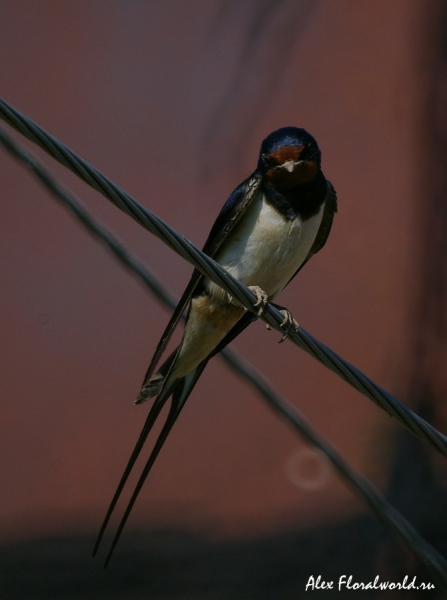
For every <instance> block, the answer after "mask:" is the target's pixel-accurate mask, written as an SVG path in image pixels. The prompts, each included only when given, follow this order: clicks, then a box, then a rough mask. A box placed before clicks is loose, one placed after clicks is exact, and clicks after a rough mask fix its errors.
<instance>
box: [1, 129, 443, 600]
mask: <svg viewBox="0 0 447 600" xmlns="http://www.w3.org/2000/svg"><path fill="white" fill-rule="evenodd" d="M0 143H2V144H3V146H4V147H5V148H6V149H7V150H8V151H9V152H10V153H11V154H13V155H14V156H15V157H16V158H17V159H19V160H20V161H21V162H22V163H24V164H25V165H26V166H28V167H29V168H30V169H31V170H32V171H33V172H34V174H35V175H36V176H37V177H38V178H39V179H40V181H41V182H42V183H43V184H44V185H45V186H46V188H47V189H48V190H49V191H50V193H51V194H52V195H53V196H55V197H56V198H57V199H58V200H59V201H61V202H62V203H63V204H64V205H65V206H67V207H68V208H69V209H70V211H71V212H72V213H73V214H74V215H75V217H76V218H77V219H78V220H79V221H80V222H81V223H82V224H83V225H84V227H86V228H87V229H88V230H89V231H90V233H91V234H92V235H93V236H94V237H95V238H96V239H99V240H100V241H101V242H102V243H104V244H105V245H106V246H107V247H108V248H109V250H111V251H112V253H113V254H114V255H115V256H116V257H117V258H118V260H119V261H120V262H121V264H122V265H123V266H125V267H126V268H127V270H129V271H130V272H132V273H133V274H134V275H137V276H138V278H139V279H140V280H141V281H142V282H143V283H144V284H145V285H146V287H148V288H149V290H150V291H151V292H152V293H153V294H154V296H155V297H156V298H157V299H158V300H159V301H160V302H161V303H162V304H163V305H164V306H166V307H167V308H169V309H173V308H174V307H175V305H176V301H175V299H174V297H173V295H172V294H171V293H170V292H169V291H168V290H167V289H166V288H165V287H164V286H163V285H162V284H161V283H160V282H159V281H158V279H157V278H156V277H155V275H154V274H153V273H152V272H151V271H150V270H149V269H148V268H147V267H146V266H145V265H144V264H143V263H142V262H141V261H140V260H139V259H138V258H137V257H136V256H134V255H133V254H131V253H130V252H129V251H128V250H127V249H126V248H125V247H124V245H123V244H122V243H121V241H120V240H118V239H117V238H116V237H115V236H114V235H113V234H112V233H111V232H110V231H109V230H108V229H107V228H106V227H104V225H102V224H101V223H99V222H98V221H97V220H96V219H95V218H93V216H92V215H91V214H90V213H89V211H87V210H86V209H85V208H84V206H83V205H82V203H81V202H80V201H79V200H78V199H77V198H76V197H75V196H74V195H73V194H72V193H71V192H69V191H68V190H67V189H66V188H65V187H63V186H62V185H61V184H60V183H59V182H58V181H57V180H56V179H55V178H54V176H53V175H52V174H51V173H49V171H48V170H47V169H45V167H44V166H43V165H42V164H41V163H40V162H39V161H38V160H37V159H36V158H35V157H34V156H33V155H32V154H31V153H30V152H28V151H27V150H25V149H24V148H22V147H21V146H19V145H18V144H17V143H16V142H15V141H14V140H13V139H12V138H10V137H9V136H8V135H7V134H6V133H5V132H4V131H3V130H2V129H1V128H0ZM220 355H221V356H222V358H223V359H224V361H225V362H226V363H227V365H228V366H229V367H230V368H231V369H233V370H234V371H235V372H236V373H237V374H238V375H240V376H241V377H242V378H243V379H245V381H247V382H249V383H250V384H251V385H252V386H253V387H254V388H255V389H256V390H257V391H258V392H259V393H260V395H261V396H263V398H264V399H265V400H266V401H267V403H268V404H269V405H270V407H271V408H272V409H273V410H275V411H276V412H278V413H279V415H280V416H281V417H282V418H284V419H285V420H286V421H287V422H288V423H289V425H291V426H292V427H293V428H294V429H295V430H297V431H298V432H299V433H300V434H301V435H302V436H303V437H304V438H305V439H306V440H307V441H308V442H310V443H311V444H313V445H315V446H316V447H318V448H319V449H320V450H321V451H322V452H323V453H324V454H325V456H326V458H327V459H328V460H329V462H330V463H331V464H332V467H333V468H334V470H335V471H336V472H337V473H338V475H339V476H340V477H341V478H342V479H343V480H344V481H345V484H346V485H347V487H348V488H350V489H351V491H352V492H353V493H354V494H355V495H356V496H357V497H359V498H360V500H361V501H363V503H364V504H366V505H367V506H368V507H369V509H370V510H371V511H372V512H373V514H374V515H375V517H376V518H377V519H378V521H379V522H380V523H382V525H383V526H384V527H385V528H386V529H388V531H390V533H391V534H392V535H393V536H394V537H395V538H396V539H397V540H398V541H399V542H400V543H401V544H403V545H404V546H405V547H406V548H407V549H408V550H410V551H411V552H413V554H414V555H415V556H416V557H417V558H419V560H420V561H421V562H422V563H423V564H425V565H426V566H427V567H428V568H430V569H431V570H432V571H433V572H434V573H435V574H436V576H437V577H438V578H439V580H440V582H441V583H442V585H443V586H445V587H446V589H447V562H446V561H445V559H444V558H443V557H442V556H441V555H440V554H439V553H438V552H437V551H436V550H435V549H434V548H433V547H431V546H430V544H428V543H427V542H426V541H425V540H424V539H423V538H422V537H421V536H420V535H419V534H418V532H417V531H416V530H415V529H414V528H413V527H412V525H411V524H410V523H409V522H408V521H407V520H406V519H405V518H404V517H403V516H402V515H401V514H400V513H399V512H398V511H397V510H396V509H394V508H393V507H392V506H391V505H390V504H388V503H387V502H386V500H385V499H384V498H383V496H381V494H380V493H379V492H378V491H377V490H376V489H375V488H374V486H373V485H372V484H371V483H370V482H369V481H368V480H367V479H366V478H365V477H364V476H363V475H361V474H360V473H358V472H356V471H355V470H354V469H352V467H350V466H349V465H348V464H347V463H346V462H345V460H344V459H343V458H342V456H341V455H340V454H339V453H338V451H337V450H336V449H335V448H334V447H333V446H332V445H331V444H330V443H329V442H328V441H327V440H325V439H324V438H323V437H322V436H321V435H320V434H319V433H317V432H316V431H315V430H313V429H312V427H311V426H310V424H309V423H308V422H307V420H306V418H305V417H304V416H303V415H302V414H301V413H300V411H298V409H296V408H295V407H294V406H293V405H292V404H291V403H290V402H289V401H288V400H286V399H285V398H284V397H282V396H281V395H280V394H279V393H278V392H277V391H276V390H275V389H274V388H273V386H272V385H271V383H270V382H269V381H268V380H267V379H266V378H265V377H264V376H263V375H262V374H261V373H259V372H258V371H257V370H256V369H255V368H254V367H253V366H252V365H250V364H249V363H248V362H247V361H245V360H244V359H242V358H240V357H239V356H238V355H237V354H236V353H235V352H233V351H232V350H230V349H229V348H225V349H224V350H222V351H221V353H220Z"/></svg>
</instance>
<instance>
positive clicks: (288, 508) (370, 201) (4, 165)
mask: <svg viewBox="0 0 447 600" xmlns="http://www.w3.org/2000/svg"><path fill="white" fill-rule="evenodd" d="M268 6H269V3H261V2H255V1H247V2H244V3H231V2H219V1H217V0H216V1H213V2H209V1H206V0H195V1H193V0H189V1H188V2H179V1H175V0H169V1H166V2H162V1H160V0H159V1H156V2H123V1H121V2H120V1H118V0H116V1H113V2H110V1H109V2H103V1H99V0H94V1H92V0H88V1H87V0H78V1H77V2H75V3H64V2H59V1H57V0H47V1H45V0H39V1H38V2H35V1H29V0H14V2H12V1H9V2H8V1H6V2H2V3H1V5H0V57H1V64H2V68H1V70H0V83H1V94H2V96H3V97H4V98H5V99H6V100H7V101H8V102H10V103H11V104H13V105H14V106H15V107H17V108H18V109H19V110H21V111H22V112H24V113H25V114H27V115H28V116H30V117H31V118H32V119H34V120H35V121H36V122H37V123H39V124H40V125H42V126H43V127H44V128H46V129H47V130H48V131H49V132H50V133H52V134H53V135H55V136H56V137H58V138H59V139H61V140H62V141H63V142H65V143H66V144H67V145H68V146H69V147H71V148H73V149H74V150H75V151H76V152H78V153H79V154H81V155H82V156H83V157H84V158H86V159H87V160H89V161H90V162H91V163H92V164H93V165H95V166H96V167H98V168H99V169H100V170H102V171H103V172H104V173H105V174H107V175H108V176H109V177H110V178H111V179H112V180H113V181H115V182H116V183H118V184H119V185H120V186H122V187H123V188H124V189H126V190H127V191H128V192H130V193H131V194H132V195H133V196H134V197H135V198H137V199H138V200H139V201H140V202H142V203H143V204H145V205H146V206H147V207H148V208H150V209H151V210H153V211H154V212H156V213H157V214H158V215H160V216H161V217H162V218H163V219H165V220H166V221H167V222H168V223H170V224H171V225H172V226H173V227H175V228H176V229H177V230H179V231H180V232H182V233H183V234H184V235H186V236H187V237H188V238H189V239H191V240H192V241H193V242H194V243H196V244H197V245H201V244H202V243H203V242H204V240H205V238H206V235H207V233H208V231H209V228H210V226H211V224H212V222H213V220H214V218H215V217H216V215H217V213H218V211H219V210H220V208H221V206H222V204H223V203H224V201H225V199H226V198H227V196H228V195H229V193H230V192H231V190H232V189H233V188H234V187H235V186H236V185H237V184H238V183H239V182H240V181H241V180H242V179H243V178H244V177H246V176H247V175H248V174H249V173H250V172H251V171H252V170H253V169H254V167H255V165H256V161H257V153H258V149H259V144H260V142H261V140H262V139H263V138H264V137H265V136H266V135H267V134H268V133H269V132H270V131H272V130H274V129H276V128H278V127H281V126H284V125H297V126H300V127H305V128H306V129H308V130H309V131H310V132H311V133H312V134H313V135H314V136H315V137H316V139H317V140H318V143H319V145H320V148H321V150H322V153H323V169H324V172H325V174H326V176H327V177H328V179H330V180H331V182H332V183H333V184H334V186H335V188H336V190H337V192H338V198H339V214H338V215H337V218H336V221H335V224H334V227H333V231H332V234H331V236H330V239H329V241H328V244H327V246H326V247H325V249H324V251H322V252H321V253H320V254H319V255H318V256H317V257H316V258H314V259H313V260H312V261H311V263H310V264H309V265H308V266H307V267H306V269H305V270H304V271H303V272H302V273H301V274H300V276H299V278H297V279H296V280H294V282H293V283H292V284H291V286H290V287H289V288H288V289H287V290H286V291H285V292H284V293H283V294H282V295H281V297H280V298H279V301H280V302H281V303H282V304H284V305H285V306H287V307H288V308H289V309H290V310H291V311H292V312H293V314H294V315H295V316H296V318H297V319H298V321H299V322H300V324H301V325H302V326H303V327H304V328H305V329H307V330H308V331H310V332H311V333H313V334H314V335H315V336H316V337H318V338H319V339H321V340H322V341H323V342H324V343H326V344H327V345H329V346H330V347H331V348H333V349H334V350H336V351H337V352H338V353H340V354H341V355H342V356H343V357H345V358H346V359H347V360H349V361H351V362H352V363H354V364H355V365H356V366H357V367H359V368H360V369H362V370H363V371H364V372H365V373H367V374H368V375H369V376H370V377H372V378H373V379H374V380H375V381H377V383H379V384H380V385H382V386H384V387H386V388H387V389H389V390H390V391H392V392H394V393H397V394H401V392H402V389H403V386H402V374H403V373H405V364H406V363H405V361H406V359H407V354H406V348H407V337H406V329H407V326H408V320H409V314H410V312H409V309H410V307H411V298H412V297H413V291H414V278H413V259H414V255H415V248H414V242H413V239H414V235H415V232H417V230H418V221H417V217H416V214H417V213H416V212H415V207H416V206H417V202H418V192H417V189H418V188H417V186H416V183H417V175H418V172H417V165H418V153H417V150H416V148H417V143H416V142H417V138H416V133H415V132H417V130H418V127H419V122H418V115H419V112H418V111H419V106H420V99H421V89H420V86H419V84H418V76H417V74H418V69H419V68H420V62H421V56H422V55H423V51H424V49H423V47H422V36H421V33H420V32H421V25H420V24H421V19H423V17H424V2H418V1H416V0H414V1H410V0H394V1H393V2H383V1H382V0H362V1H361V2H355V1H350V0H336V1H334V0H328V1H321V2H310V3H307V4H306V3H305V2H302V3H294V2H282V3H279V2H278V6H277V10H274V11H271V12H268V10H267V9H268ZM266 7H267V8H266ZM261 9H262V10H265V11H266V13H265V14H266V15H267V17H265V18H264V19H262V18H261V17H262V10H261ZM291 24H292V25H293V26H292V25H291ZM35 151H36V152H38V151H37V150H35ZM38 154H39V155H40V156H42V157H43V155H42V154H41V153H38ZM45 160H46V162H47V164H48V165H50V166H51V168H52V169H53V170H54V172H56V173H57V174H58V175H59V176H60V177H61V178H63V180H64V181H65V183H66V184H67V185H69V186H71V187H72V189H74V190H75V191H76V192H77V193H78V195H79V196H80V197H81V198H82V199H83V200H84V202H85V203H86V204H87V205H88V207H89V208H90V209H91V210H92V211H93V212H94V214H95V215H96V216H97V217H99V218H100V219H102V220H104V221H105V222H106V223H107V224H108V226H109V227H110V228H112V229H113V230H114V231H115V232H117V233H118V234H119V236H120V237H121V238H122V239H123V240H124V241H125V243H126V244H127V245H128V247H129V248H130V249H131V250H133V251H134V252H135V253H137V254H138V255H139V256H140V257H142V259H143V260H144V261H146V262H147V264H148V265H150V266H151V268H152V269H154V271H156V272H157V274H158V275H159V276H160V278H161V279H162V280H163V281H164V282H165V283H166V284H167V285H168V286H170V288H171V289H172V290H174V291H175V292H176V293H177V294H180V293H181V291H182V289H183V287H184V285H185V284H186V282H187V280H188V277H189V275H190V272H191V268H190V266H189V265H187V264H186V263H185V262H183V261H182V260H181V259H180V258H179V257H177V256H176V255H175V254H174V253H172V252H171V251H170V250H168V249H167V248H166V247H165V246H163V244H162V243H161V242H159V241H158V240H156V239H155V238H153V237H152V236H151V235H150V234H149V233H147V232H146V231H144V230H143V229H141V228H139V227H138V226H137V225H136V224H134V223H133V222H132V221H131V220H130V219H129V218H127V217H126V216H124V215H123V214H121V213H120V212H119V211H118V210H117V209H115V208H114V207H112V206H111V205H109V204H108V203H107V202H106V201H105V200H104V199H103V198H102V197H100V196H99V195H98V194H96V193H94V192H92V191H91V190H90V189H88V188H87V187H86V186H84V185H83V184H81V183H80V182H79V181H78V180H76V178H75V177H74V176H72V175H71V174H69V173H68V172H66V171H65V170H64V169H62V168H61V167H58V166H57V165H55V164H54V163H53V162H52V161H51V160H50V159H47V158H45ZM0 197H1V202H0V228H1V236H0V244H1V248H0V253H1V257H2V260H1V263H0V269H1V273H0V280H1V282H2V283H1V296H0V308H1V314H0V330H1V332H2V333H1V335H2V344H1V362H0V369H1V381H0V385H1V413H0V427H1V437H0V448H1V479H2V483H1V494H0V538H1V540H2V541H3V542H7V541H12V540H19V539H25V538H32V537H35V536H39V535H42V534H51V533H53V534H54V533H57V534H64V533H70V532H79V531H88V532H90V531H94V530H96V529H97V527H98V525H99V523H100V522H101V518H102V516H103V513H104V511H105V508H106V506H107V503H108V501H109V500H110V498H111V495H112V493H113V490H114V487H115V485H116V483H117V481H118V479H119V477H120V475H121V472H122V470H123V468H124V466H125V463H126V461H127V458H128V455H129V454H130V451H131V448H132V445H133V443H134V440H135V439H136V436H137V434H138V432H139V429H140V427H141V425H142V423H143V420H144V417H145V415H146V412H147V408H146V407H141V408H136V407H134V406H133V400H134V398H135V396H136V394H137V392H138V390H139V385H140V383H141V380H142V377H143V375H144V372H145V369H146V367H147V364H148V362H149V359H150V357H151V355H152V352H153V350H154V348H155V345H156V343H157V341H158V338H159V336H160V335H161V332H162V330H163V328H164V326H165V324H166V322H167V319H168V314H167V312H165V311H164V310H163V309H162V308H160V307H159V306H158V304H157V303H156V302H155V301H154V300H153V299H152V298H151V297H150V296H149V295H148V294H147V293H146V292H145V291H144V289H143V288H142V287H141V286H140V285H139V284H138V283H137V282H136V281H135V279H134V278H133V277H132V276H129V275H128V274H127V273H126V272H124V271H123V270H122V269H121V268H120V267H119V266H117V264H116V263H115V262H114V260H113V259H112V258H111V257H110V255H109V254H108V253H107V252H106V251H105V250H104V249H103V248H101V247H100V246H99V245H98V244H97V243H96V242H95V241H93V240H92V239H91V238H90V237H88V235H87V234H86V233H85V232H84V231H83V230H82V229H81V228H80V227H79V226H78V225H77V224H76V223H75V222H74V220H73V219H72V217H71V216H70V215H68V214H67V213H66V211H64V209H62V208H61V207H60V206H58V205H57V204H56V203H55V202H54V200H53V199H52V198H50V197H49V196H48V194H47V193H46V192H45V191H43V190H42V189H41V188H40V186H39V184H38V183H36V182H35V181H34V180H33V179H32V177H31V176H30V175H29V174H28V173H27V172H26V171H25V170H24V169H23V168H22V167H21V166H19V165H17V164H16V163H14V162H13V161H12V160H11V159H10V157H9V156H7V155H6V154H5V153H4V152H3V151H2V152H1V156H0ZM278 338H279V336H278V334H276V333H275V332H266V330H265V328H264V326H263V325H262V324H261V323H257V324H255V325H254V326H252V327H251V328H250V330H249V331H247V332H246V333H244V334H243V335H242V336H241V338H240V339H238V340H237V342H236V344H235V346H236V348H237V349H238V350H239V351H240V353H241V354H242V355H243V356H244V357H246V358H248V359H249V360H250V361H252V362H253V363H254V364H255V365H256V366H257V367H258V368H259V369H261V370H262V371H263V372H264V373H265V374H266V375H267V376H268V377H269V379H270V380H271V381H272V382H273V383H274V385H275V386H277V388H278V389H279V390H280V391H281V392H282V393H283V394H285V395H286V396H287V397H288V398H289V399H290V400H291V401H292V402H293V403H294V404H295V405H296V406H297V407H299V408H300V409H301V410H302V411H303V412H304V414H305V415H306V416H307V417H308V418H309V419H310V420H311V421H312V423H313V424H314V425H315V427H317V428H318V429H319V430H320V431H321V432H323V433H324V434H325V435H326V436H328V437H329V438H330V439H331V441H332V442H333V443H334V444H335V445H336V446H337V447H338V448H339V449H340V450H341V451H342V453H343V454H344V455H345V456H346V457H347V458H348V459H349V460H350V462H351V463H352V464H354V465H355V466H356V467H358V468H359V469H361V470H362V471H363V472H364V473H366V474H367V475H368V476H369V477H371V478H372V479H373V481H374V482H375V483H376V484H377V485H379V486H381V487H383V486H384V485H385V483H386V480H387V477H388V475H387V473H388V468H389V462H390V458H389V457H390V449H391V448H392V444H393V434H394V432H395V431H396V430H397V428H396V426H395V425H394V424H393V423H392V422H391V421H390V419H389V418H388V417H386V416H384V415H383V413H381V412H380V411H379V409H378V408H376V407H375V406H374V405H372V403H370V402H369V401H368V400H366V399H365V398H363V397H362V396H361V395H360V394H358V393H357V392H355V391H353V390H352V389H350V388H349V387H348V386H347V385H345V384H344V383H343V382H341V381H340V380H339V379H337V378H336V376H335V375H333V374H331V373H330V372H328V371H327V370H325V369H324V368H323V367H322V366H320V365H319V364H317V363H316V362H314V361H313V360H312V359H310V358H309V357H308V356H307V355H305V354H304V353H303V352H301V351H299V350H298V349H297V348H295V347H294V346H293V345H292V344H290V343H285V344H283V345H280V346H278V345H277V341H278ZM297 453H298V454H297ZM306 456H307V454H306V447H305V446H304V444H303V443H302V442H301V441H300V440H299V439H297V438H296V437H295V436H294V435H293V434H292V433H291V432H290V431H289V429H288V427H287V426H286V425H285V424H284V423H282V422H280V421H279V420H278V419H277V417H276V416H275V415H273V414H272V413H271V412H270V411H269V410H268V408H266V406H265V405H264V404H263V403H262V401H260V399H258V397H256V396H255V395H254V393H252V391H251V390H250V389H248V388H247V387H246V386H245V384H244V383H242V382H240V381H239V380H237V379H235V377H234V376H233V375H232V374H230V373H229V372H228V371H227V370H226V368H225V367H224V366H223V365H222V364H221V363H220V361H219V360H218V359H216V360H214V361H213V362H212V364H211V365H210V366H209V367H208V369H207V370H206V372H205V374H204V376H203V377H202V379H201V381H200V383H199V385H198V386H197V388H196V390H195V391H194V394H193V395H192V397H191V398H190V400H189V403H188V406H187V408H186V409H185V411H184V413H183V414H182V415H181V418H180V419H179V422H178V423H177V424H176V427H175V428H174V431H173V433H172V435H171V437H170V438H169V441H168V443H167V444H166V447H165V448H164V449H163V452H162V454H161V455H160V457H159V460H158V462H157V464H156V467H155V468H154V470H153V472H152V473H151V476H150V479H149V481H148V482H147V484H146V486H145V488H144V490H143V492H142V494H141V497H140V499H139V501H138V503H137V506H136V508H135V510H134V512H133V514H132V516H131V519H130V520H129V524H128V527H129V529H132V528H138V527H143V526H151V525H156V526H165V525H168V526H177V527H181V528H186V529H192V530H206V531H208V532H210V531H211V532H212V533H213V535H216V536H220V537H221V536H227V537H233V536H241V535H247V534H254V533H256V534H260V533H265V532H271V531H278V530H283V529H287V528H289V527H290V526H294V527H295V526H296V525H297V524H298V525H299V524H303V523H306V524H309V523H312V522H320V521H321V520H326V519H328V518H330V519H338V518H340V517H341V516H344V515H346V514H354V513H356V512H359V511H363V508H362V507H361V506H360V505H359V504H358V503H357V502H356V501H354V500H353V499H352V497H351V495H350V494H349V493H348V492H347V491H346V489H345V488H344V486H343V485H342V484H341V483H340V482H339V481H338V480H337V479H336V477H335V476H334V475H332V474H330V472H328V471H327V469H326V466H325V463H324V461H323V462H321V460H320V459H319V458H318V457H317V458H316V459H315V461H316V465H314V466H315V471H313V470H312V469H311V470H310V471H309V472H308V470H306V469H305V467H304V466H303V461H304V462H305V460H306ZM291 461H292V462H291ZM300 461H301V462H300ZM297 465H298V466H297ZM300 465H301V466H300ZM291 469H292V470H293V471H294V473H295V477H291V476H290V471H291ZM296 475H298V476H301V477H304V478H306V481H307V482H308V483H309V481H310V486H307V487H311V488H312V489H311V490H309V489H303V486H301V487H300V486H299V485H296ZM314 476H315V478H316V479H317V480H318V481H317V483H315V481H314V479H313V478H314ZM294 482H295V483H294ZM312 483H315V486H314V485H312ZM305 487H306V486H305ZM314 488H316V489H314Z"/></svg>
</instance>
